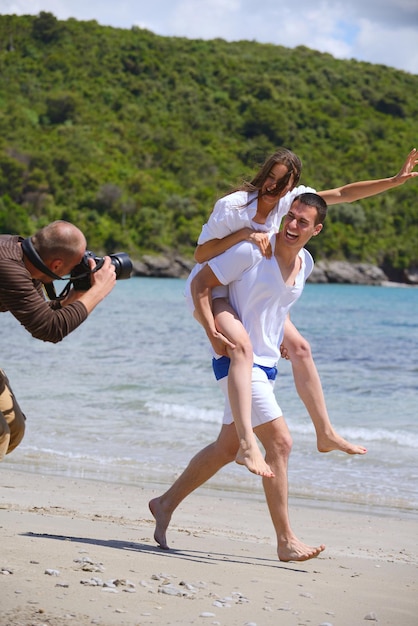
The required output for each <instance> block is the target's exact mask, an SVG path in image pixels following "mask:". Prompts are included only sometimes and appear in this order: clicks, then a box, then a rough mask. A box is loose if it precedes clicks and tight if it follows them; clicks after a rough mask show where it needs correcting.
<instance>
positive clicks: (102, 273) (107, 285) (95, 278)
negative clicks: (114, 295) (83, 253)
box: [61, 256, 116, 315]
mask: <svg viewBox="0 0 418 626" xmlns="http://www.w3.org/2000/svg"><path fill="white" fill-rule="evenodd" d="M89 265H90V269H94V267H95V262H94V260H93V259H89ZM90 280H91V287H90V289H88V290H87V291H75V290H74V289H71V291H70V293H69V294H68V296H67V297H66V298H64V299H63V300H62V301H61V306H63V307H64V306H68V305H69V304H72V303H73V302H81V303H82V304H83V305H84V306H85V307H86V310H87V314H88V315H89V314H90V313H91V312H92V311H93V309H94V308H95V307H96V306H97V305H98V304H99V302H101V301H102V300H103V299H104V298H105V297H106V296H107V295H108V294H109V293H110V292H111V291H112V289H113V287H114V286H115V283H116V273H115V267H114V265H113V264H112V263H111V260H110V257H108V256H106V257H104V263H103V266H102V267H101V268H100V269H99V270H98V271H97V272H93V273H92V274H90Z"/></svg>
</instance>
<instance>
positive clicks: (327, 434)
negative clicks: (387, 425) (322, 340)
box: [283, 318, 367, 454]
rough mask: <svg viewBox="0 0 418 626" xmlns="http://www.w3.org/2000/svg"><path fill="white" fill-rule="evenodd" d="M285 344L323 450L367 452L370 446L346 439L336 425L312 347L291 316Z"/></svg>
mask: <svg viewBox="0 0 418 626" xmlns="http://www.w3.org/2000/svg"><path fill="white" fill-rule="evenodd" d="M283 346H284V348H285V349H286V351H287V354H288V358H289V359H290V361H291V363H292V370H293V378H294V380H295V386H296V390H297V392H298V394H299V396H300V398H301V400H302V402H303V403H304V405H305V407H306V409H307V411H308V413H309V415H310V417H311V420H312V422H313V425H314V427H315V431H316V438H317V447H318V450H319V452H330V451H331V450H341V451H342V452H346V453H347V454H365V453H366V452H367V450H366V448H364V447H363V446H358V445H355V444H352V443H350V442H348V441H346V440H345V439H343V437H341V436H340V435H338V433H336V432H335V430H334V428H333V427H332V425H331V420H330V418H329V415H328V410H327V406H326V403H325V397H324V392H323V390H322V384H321V379H320V378H319V374H318V370H317V369H316V365H315V362H314V360H313V357H312V353H311V347H310V345H309V343H308V342H307V341H306V339H305V338H304V337H302V335H301V334H300V333H299V331H298V329H297V328H296V327H295V326H294V324H293V323H292V322H291V321H290V319H289V318H287V319H286V322H285V327H284V339H283Z"/></svg>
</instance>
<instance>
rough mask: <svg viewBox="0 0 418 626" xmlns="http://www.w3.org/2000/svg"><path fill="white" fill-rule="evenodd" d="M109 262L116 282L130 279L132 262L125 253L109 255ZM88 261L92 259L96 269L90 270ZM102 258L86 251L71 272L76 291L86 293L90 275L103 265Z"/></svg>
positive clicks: (89, 283)
mask: <svg viewBox="0 0 418 626" xmlns="http://www.w3.org/2000/svg"><path fill="white" fill-rule="evenodd" d="M109 256H110V261H111V263H112V265H113V266H114V268H115V273H116V280H122V279H126V278H130V277H131V272H132V261H131V259H130V258H129V256H128V255H127V254H126V252H118V253H117V254H109ZM89 259H93V260H94V261H95V263H96V267H94V268H93V269H90V265H89ZM103 263H104V258H103V257H100V256H95V255H94V253H93V252H91V251H90V250H86V252H85V253H84V256H83V258H82V259H81V261H80V263H79V264H78V265H76V266H75V267H73V269H72V271H71V282H72V284H73V287H74V289H76V290H77V291H87V290H88V289H90V287H91V278H90V277H91V274H94V273H95V272H97V271H98V270H99V269H100V268H101V267H102V265H103Z"/></svg>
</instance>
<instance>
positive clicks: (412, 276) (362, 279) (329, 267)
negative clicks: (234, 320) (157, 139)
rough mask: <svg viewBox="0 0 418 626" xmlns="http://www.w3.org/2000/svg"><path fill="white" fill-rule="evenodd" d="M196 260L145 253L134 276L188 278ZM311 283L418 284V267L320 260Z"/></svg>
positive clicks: (136, 266) (135, 263)
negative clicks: (393, 267) (389, 268)
mask: <svg viewBox="0 0 418 626" xmlns="http://www.w3.org/2000/svg"><path fill="white" fill-rule="evenodd" d="M193 266H194V261H193V260H192V259H185V258H183V257H180V256H178V255H175V254H173V255H156V256H154V255H143V256H142V257H141V258H139V259H137V260H134V261H133V272H132V276H145V277H147V276H148V277H154V278H187V276H188V275H189V273H190V271H191V269H192V267H193ZM308 282H309V283H316V284H320V283H339V284H347V285H390V284H399V283H400V284H405V285H409V286H418V268H411V269H409V270H404V271H403V272H396V273H395V272H390V271H389V272H385V271H384V270H383V269H382V268H380V267H377V266H375V265H371V264H369V263H348V262H347V261H318V263H316V264H315V268H314V271H313V272H312V274H311V276H310V277H309V280H308Z"/></svg>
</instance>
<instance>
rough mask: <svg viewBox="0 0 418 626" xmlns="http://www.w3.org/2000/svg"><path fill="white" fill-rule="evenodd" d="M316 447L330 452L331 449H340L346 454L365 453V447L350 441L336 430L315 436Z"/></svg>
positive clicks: (321, 450)
mask: <svg viewBox="0 0 418 626" xmlns="http://www.w3.org/2000/svg"><path fill="white" fill-rule="evenodd" d="M317 447H318V450H319V452H331V451H332V450H340V451H341V452H345V453H346V454H366V452H367V448H364V447H363V446H358V445H356V444H354V443H350V442H349V441H347V440H346V439H344V438H343V437H340V435H337V433H336V432H334V431H332V432H331V433H330V434H323V435H321V436H320V435H318V436H317Z"/></svg>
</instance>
